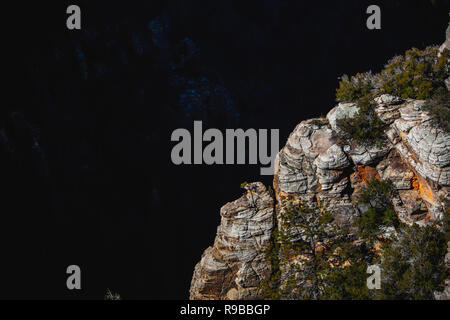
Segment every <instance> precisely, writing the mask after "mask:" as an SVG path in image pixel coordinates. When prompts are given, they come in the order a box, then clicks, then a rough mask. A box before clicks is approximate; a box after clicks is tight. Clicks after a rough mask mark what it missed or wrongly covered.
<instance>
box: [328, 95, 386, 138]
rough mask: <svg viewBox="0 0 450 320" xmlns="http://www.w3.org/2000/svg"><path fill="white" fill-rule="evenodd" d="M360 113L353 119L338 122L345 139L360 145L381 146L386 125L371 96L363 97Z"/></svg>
mask: <svg viewBox="0 0 450 320" xmlns="http://www.w3.org/2000/svg"><path fill="white" fill-rule="evenodd" d="M357 104H358V108H359V110H358V113H357V114H356V115H355V116H353V117H351V118H342V119H338V120H337V122H336V123H337V126H338V128H339V130H340V132H341V134H342V135H343V137H344V138H345V139H351V140H354V141H356V142H357V143H359V144H373V143H377V144H381V143H382V141H383V140H384V137H385V135H384V130H385V128H386V124H385V123H383V122H382V121H381V120H380V118H378V116H377V115H376V113H375V110H374V102H373V101H372V100H371V99H370V98H369V96H364V97H361V98H360V99H359V100H358V102H357Z"/></svg>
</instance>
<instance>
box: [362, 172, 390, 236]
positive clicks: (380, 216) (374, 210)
mask: <svg viewBox="0 0 450 320" xmlns="http://www.w3.org/2000/svg"><path fill="white" fill-rule="evenodd" d="M393 193H394V188H393V186H392V182H391V181H389V180H384V181H381V180H378V179H375V178H374V179H372V180H369V181H368V182H367V184H366V186H365V187H363V188H362V190H361V191H360V194H359V196H358V203H359V204H362V205H363V206H366V207H367V210H365V211H364V212H362V213H361V217H360V218H359V219H358V220H356V222H355V224H356V227H357V229H358V233H359V235H360V236H361V237H363V238H365V239H368V240H373V239H374V237H375V236H377V235H378V234H379V233H380V231H381V230H382V228H383V227H398V226H399V221H398V218H397V214H396V212H395V210H394V209H393V207H392V203H391V198H392V196H393Z"/></svg>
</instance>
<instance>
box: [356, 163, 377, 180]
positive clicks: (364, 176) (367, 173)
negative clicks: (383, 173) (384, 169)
mask: <svg viewBox="0 0 450 320" xmlns="http://www.w3.org/2000/svg"><path fill="white" fill-rule="evenodd" d="M358 172H359V176H360V177H361V182H366V181H368V180H372V179H374V178H376V179H380V176H379V175H378V172H377V169H375V168H374V167H371V166H358Z"/></svg>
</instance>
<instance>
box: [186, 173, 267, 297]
mask: <svg viewBox="0 0 450 320" xmlns="http://www.w3.org/2000/svg"><path fill="white" fill-rule="evenodd" d="M245 189H246V190H247V193H246V194H244V195H243V196H242V197H241V198H239V199H238V200H236V201H233V202H230V203H228V204H226V205H225V206H223V207H222V208H221V210H220V215H221V216H222V221H221V224H220V226H219V227H218V229H217V235H216V239H215V241H214V246H212V247H209V248H208V249H206V251H205V252H204V253H203V255H202V258H201V260H200V262H199V263H198V264H197V265H196V266H195V271H194V277H193V279H192V283H191V290H190V298H191V299H196V300H197V299H233V300H234V299H253V298H255V297H257V294H258V287H259V284H260V282H261V279H265V278H266V277H267V276H268V274H269V273H270V264H269V263H268V262H267V261H266V259H265V255H264V249H265V248H267V246H268V245H269V241H270V238H271V235H272V230H273V225H274V209H273V206H274V203H273V199H272V196H271V195H270V194H269V192H268V191H267V190H266V188H265V187H264V185H263V184H262V183H260V182H257V183H252V184H248V185H247V186H245Z"/></svg>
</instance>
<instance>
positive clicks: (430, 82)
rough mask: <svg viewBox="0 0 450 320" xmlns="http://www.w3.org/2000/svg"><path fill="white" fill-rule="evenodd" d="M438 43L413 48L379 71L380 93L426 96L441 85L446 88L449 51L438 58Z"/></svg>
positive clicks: (405, 96)
mask: <svg viewBox="0 0 450 320" xmlns="http://www.w3.org/2000/svg"><path fill="white" fill-rule="evenodd" d="M438 52H439V49H438V48H437V47H427V48H425V49H424V50H419V49H416V48H412V49H410V50H407V51H406V52H405V54H404V55H402V56H397V57H395V58H393V59H392V60H390V61H389V63H388V64H387V65H386V66H385V68H384V69H383V71H381V73H380V74H379V75H378V83H377V87H378V88H377V89H378V91H379V92H380V93H388V94H393V95H395V96H399V97H402V98H404V99H406V98H412V99H421V100H426V99H429V98H431V97H432V96H433V94H434V93H435V92H436V91H437V90H438V89H439V88H445V79H446V78H447V77H448V68H447V59H448V51H446V52H444V54H442V56H441V57H439V58H438Z"/></svg>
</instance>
